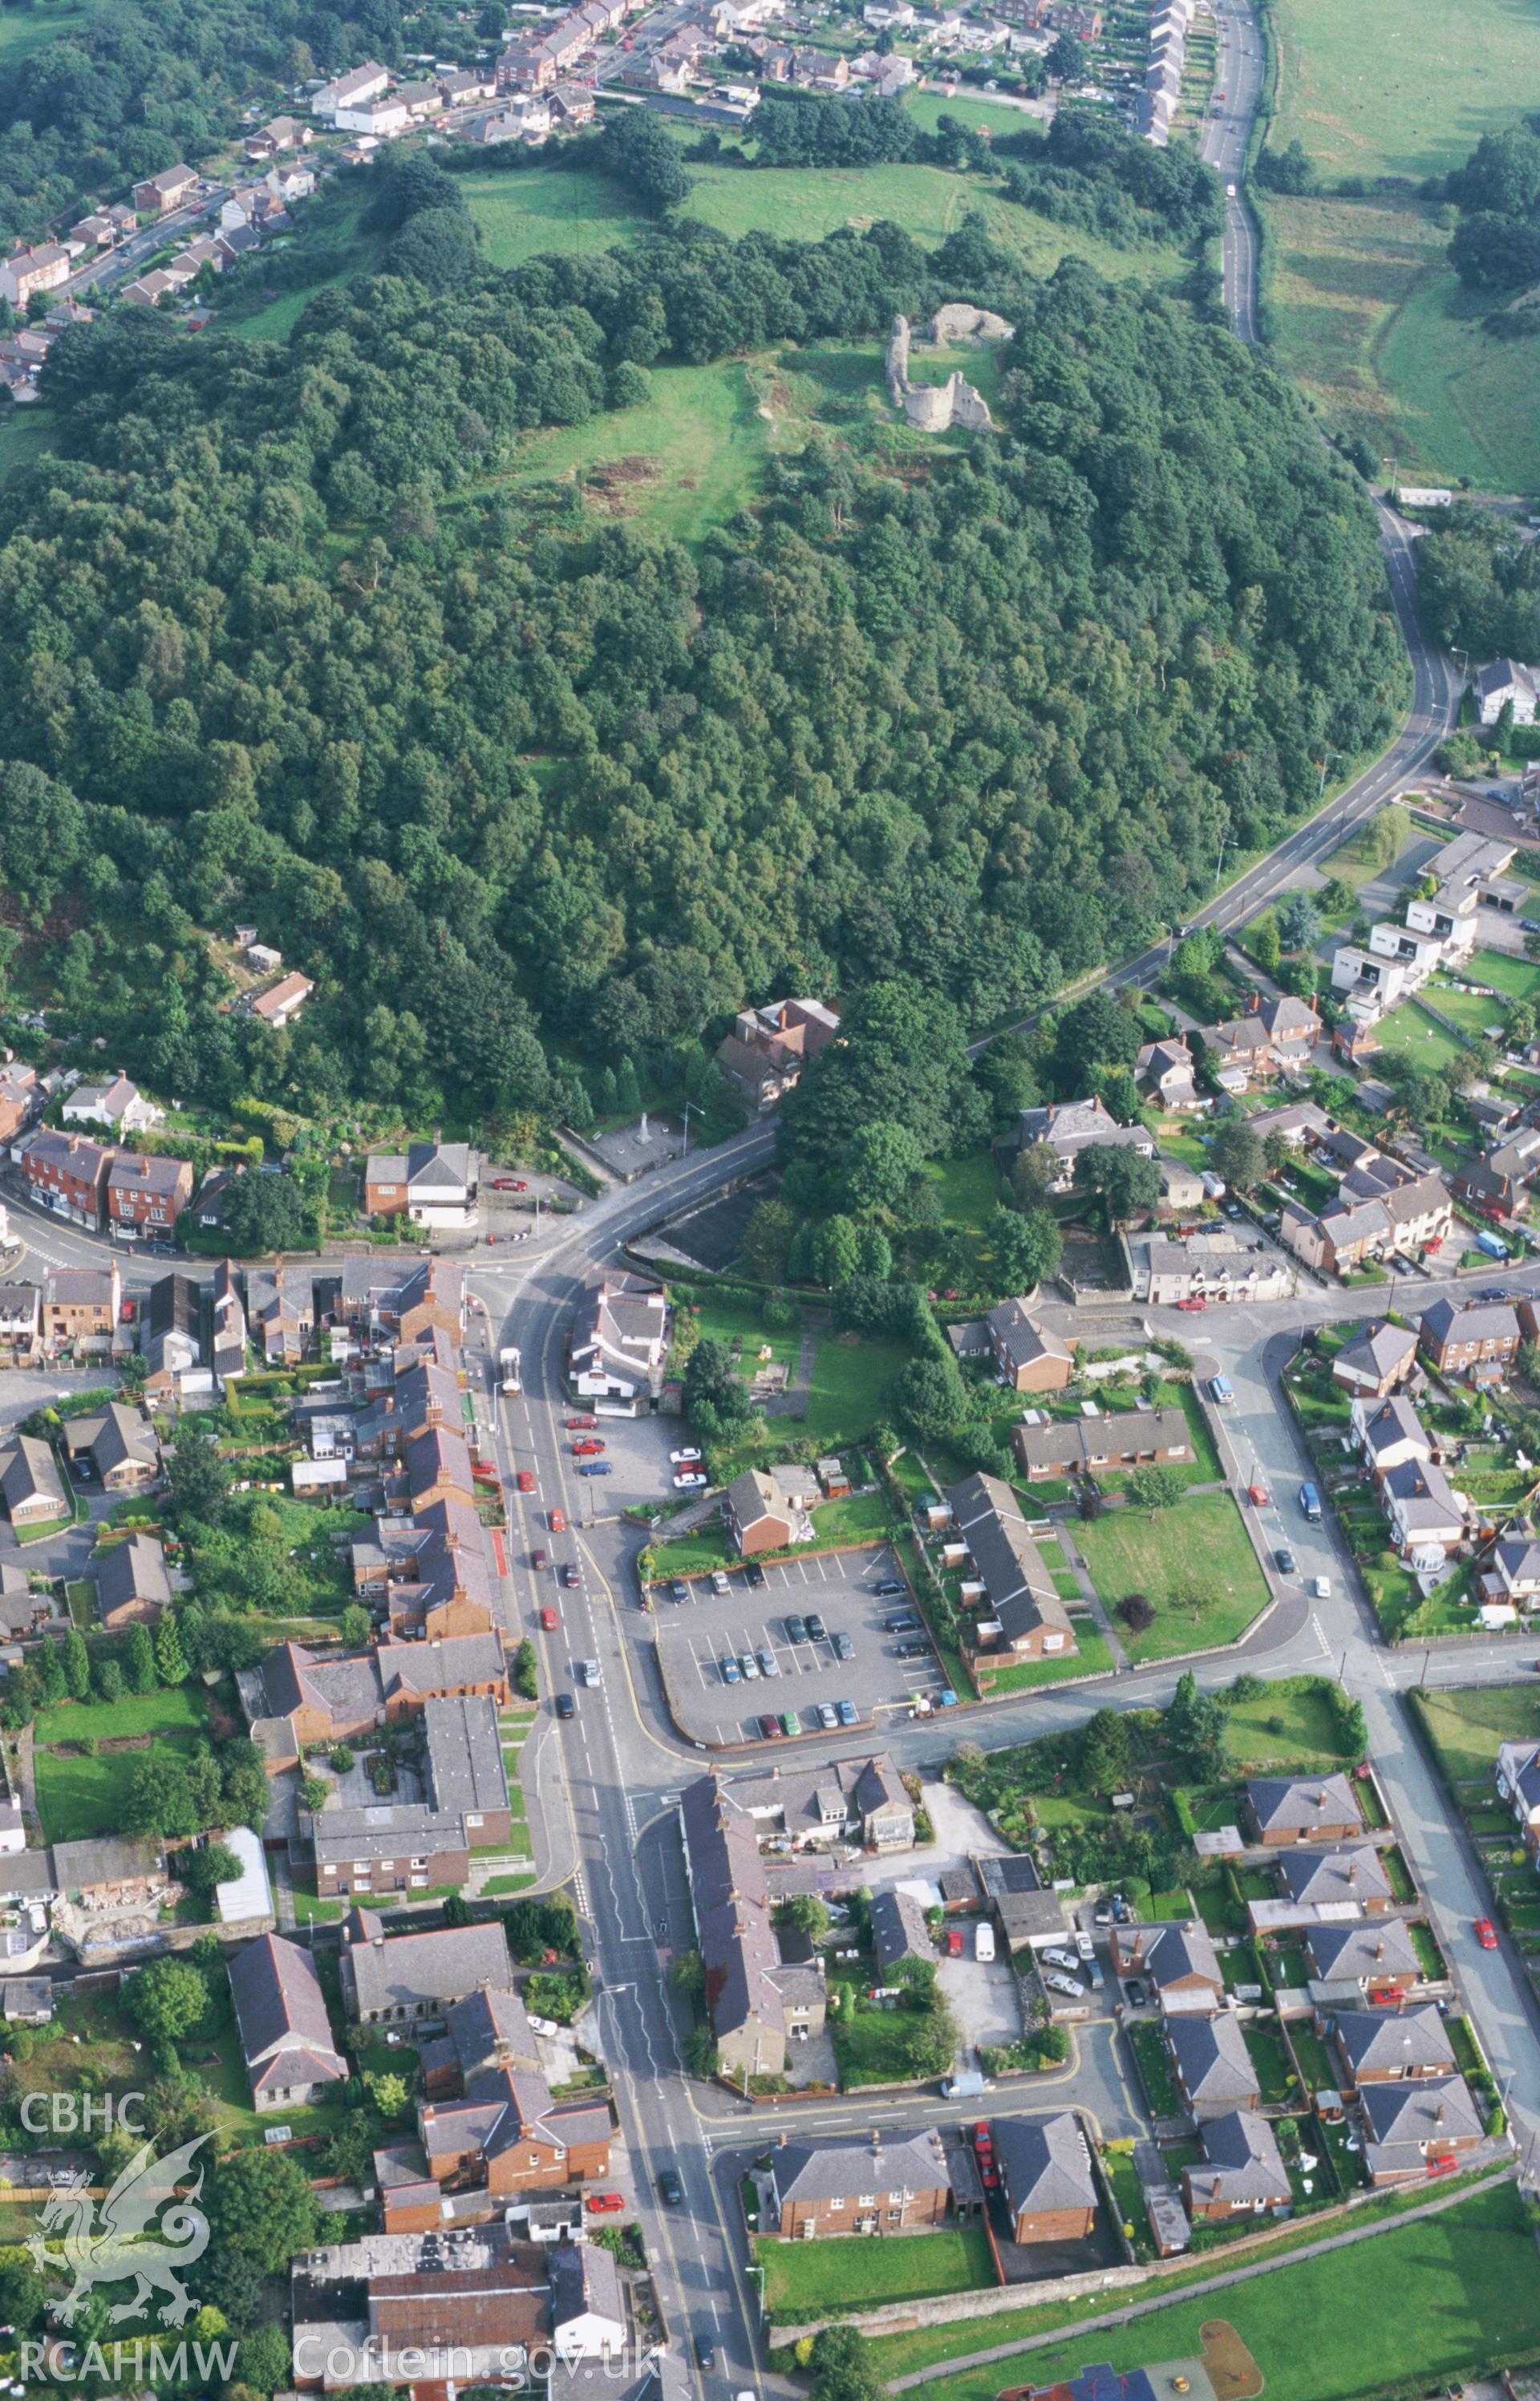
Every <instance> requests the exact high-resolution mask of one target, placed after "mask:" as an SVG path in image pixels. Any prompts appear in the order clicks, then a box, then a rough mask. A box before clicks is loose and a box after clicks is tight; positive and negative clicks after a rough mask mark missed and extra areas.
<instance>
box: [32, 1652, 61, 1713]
mask: <svg viewBox="0 0 1540 2401" xmlns="http://www.w3.org/2000/svg"><path fill="white" fill-rule="evenodd" d="M33 1665H34V1667H35V1668H36V1670H37V1686H38V1690H39V1692H40V1693H41V1694H42V1695H43V1698H44V1699H45V1700H46V1701H62V1699H63V1697H64V1695H65V1694H66V1693H67V1692H68V1691H69V1684H68V1682H67V1681H66V1679H65V1675H64V1654H63V1653H62V1650H61V1648H60V1646H59V1644H58V1643H57V1642H54V1641H52V1640H48V1638H45V1639H44V1640H43V1641H41V1642H40V1643H39V1644H38V1646H37V1648H36V1650H35V1651H34V1653H33Z"/></svg>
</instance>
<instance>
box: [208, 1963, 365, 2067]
mask: <svg viewBox="0 0 1540 2401" xmlns="http://www.w3.org/2000/svg"><path fill="white" fill-rule="evenodd" d="M228 1974H229V1979H230V1999H231V2002H232V2004H233V2006H234V2010H235V2025H236V2033H237V2035H238V2037H240V2042H241V2057H242V2060H243V2062H244V2065H245V2069H246V2083H247V2086H248V2088H249V2090H250V2092H251V2096H252V2106H253V2108H254V2109H258V2110H266V2109H289V2108H304V2107H306V2106H308V2105H309V2104H310V2103H312V2102H316V2101H321V2100H323V2099H324V2098H325V2094H326V2090H327V2087H328V2086H329V2085H334V2084H344V2083H346V2081H347V2079H348V2078H349V2077H350V2076H351V2073H352V2070H351V2067H350V2066H349V2065H348V2063H347V2061H346V2060H345V2059H344V2058H343V2056H342V2054H341V2052H340V2051H338V2049H337V2041H336V2038H335V2037H334V2036H333V2033H332V2026H331V2020H330V2019H329V2017H328V2016H327V2014H326V2001H325V1996H324V1995H323V1992H322V1989H321V1979H320V1977H319V1976H318V1975H317V1974H316V1969H315V1961H314V1960H313V1959H312V1958H311V1956H310V1954H309V1951H307V1950H306V1949H304V1948H303V1946H302V1945H301V1944H299V1943H297V1942H285V1941H282V1939H281V1938H280V1937H279V1936H278V1935H275V1934H265V1935H264V1936H263V1937H262V1939H261V1940H260V1941H257V1942H253V1943H251V1944H249V1945H248V1946H247V1948H246V1949H245V1950H244V1951H241V1952H238V1953H237V1955H236V1956H235V1957H234V1958H233V1959H232V1960H231V1961H230V1962H229V1967H228Z"/></svg>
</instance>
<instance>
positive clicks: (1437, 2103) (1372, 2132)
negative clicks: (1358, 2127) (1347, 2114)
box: [1358, 2076, 1486, 2185]
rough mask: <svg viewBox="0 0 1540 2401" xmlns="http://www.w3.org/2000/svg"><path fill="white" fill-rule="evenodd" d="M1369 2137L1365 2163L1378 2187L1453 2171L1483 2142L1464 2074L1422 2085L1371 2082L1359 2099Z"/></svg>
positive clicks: (1484, 2134) (1429, 2081) (1478, 2119)
mask: <svg viewBox="0 0 1540 2401" xmlns="http://www.w3.org/2000/svg"><path fill="white" fill-rule="evenodd" d="M1358 2106H1359V2108H1360V2109H1361V2110H1362V2112H1363V2118H1364V2132H1365V2134H1366V2136H1367V2138H1368V2140H1367V2144H1366V2147H1365V2153H1364V2156H1365V2159H1366V2161H1367V2162H1368V2172H1369V2177H1370V2180H1371V2182H1372V2183H1374V2184H1377V2185H1395V2184H1404V2183H1406V2182H1407V2181H1408V2180H1409V2178H1411V2177H1418V2178H1422V2177H1425V2176H1426V2175H1428V2174H1429V2173H1430V2171H1432V2170H1434V2169H1436V2168H1450V2167H1453V2166H1454V2165H1455V2164H1456V2162H1457V2161H1458V2160H1459V2158H1460V2156H1461V2154H1462V2153H1463V2152H1465V2151H1473V2150H1475V2149H1476V2148H1477V2147H1478V2145H1479V2144H1480V2143H1482V2142H1483V2141H1484V2140H1485V2139H1486V2128H1485V2126H1484V2125H1483V2124H1482V2121H1481V2115H1480V2112H1479V2110H1478V2108H1477V2106H1476V2103H1475V2101H1474V2100H1473V2099H1472V2097H1471V2092H1470V2088H1469V2086H1468V2085H1467V2084H1466V2082H1465V2080H1464V2077H1463V2076H1446V2077H1441V2078H1437V2079H1435V2078H1429V2079H1428V2080H1427V2081H1426V2082H1425V2083H1424V2082H1420V2081H1417V2082H1411V2083H1396V2084H1370V2085H1368V2086H1367V2087H1366V2089H1365V2090H1364V2091H1363V2092H1360V2094H1359V2095H1358Z"/></svg>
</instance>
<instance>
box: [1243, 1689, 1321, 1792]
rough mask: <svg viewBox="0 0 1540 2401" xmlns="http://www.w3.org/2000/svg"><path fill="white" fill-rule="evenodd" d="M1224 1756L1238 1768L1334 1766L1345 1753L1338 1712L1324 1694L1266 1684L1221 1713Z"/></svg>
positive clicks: (1251, 1769) (1255, 1770) (1255, 1769)
mask: <svg viewBox="0 0 1540 2401" xmlns="http://www.w3.org/2000/svg"><path fill="white" fill-rule="evenodd" d="M1225 1756H1226V1757H1227V1759H1229V1760H1230V1761H1231V1762H1232V1763H1233V1764H1234V1766H1235V1768H1236V1769H1237V1770H1238V1771H1239V1770H1241V1769H1246V1770H1248V1771H1250V1772H1252V1773H1255V1772H1257V1771H1258V1770H1259V1769H1262V1768H1294V1767H1305V1768H1312V1767H1316V1766H1321V1767H1325V1766H1328V1765H1335V1764H1336V1763H1338V1762H1339V1761H1341V1760H1342V1759H1345V1758H1346V1757H1347V1756H1348V1754H1347V1752H1346V1751H1345V1750H1344V1749H1343V1748H1342V1742H1341V1735H1340V1734H1339V1732H1338V1728H1337V1712H1336V1710H1335V1709H1334V1708H1332V1706H1331V1703H1330V1701H1329V1700H1328V1699H1327V1695H1326V1694H1325V1693H1319V1692H1313V1691H1308V1692H1298V1693H1291V1692H1286V1691H1280V1690H1279V1689H1278V1687H1277V1686H1276V1685H1270V1687H1269V1688H1268V1690H1267V1691H1266V1692H1265V1693H1264V1694H1262V1697H1261V1699H1260V1700H1258V1701H1233V1702H1231V1706H1230V1708H1229V1711H1228V1712H1227V1714H1226V1718H1225Z"/></svg>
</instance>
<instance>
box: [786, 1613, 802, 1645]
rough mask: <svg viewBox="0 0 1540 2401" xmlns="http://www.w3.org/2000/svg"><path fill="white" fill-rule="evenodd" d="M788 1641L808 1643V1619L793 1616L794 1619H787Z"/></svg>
mask: <svg viewBox="0 0 1540 2401" xmlns="http://www.w3.org/2000/svg"><path fill="white" fill-rule="evenodd" d="M786 1639H787V1640H788V1642H805V1641H806V1640H807V1620H806V1618H805V1617H794V1616H793V1617H789V1618H788V1619H787V1621H786Z"/></svg>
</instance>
